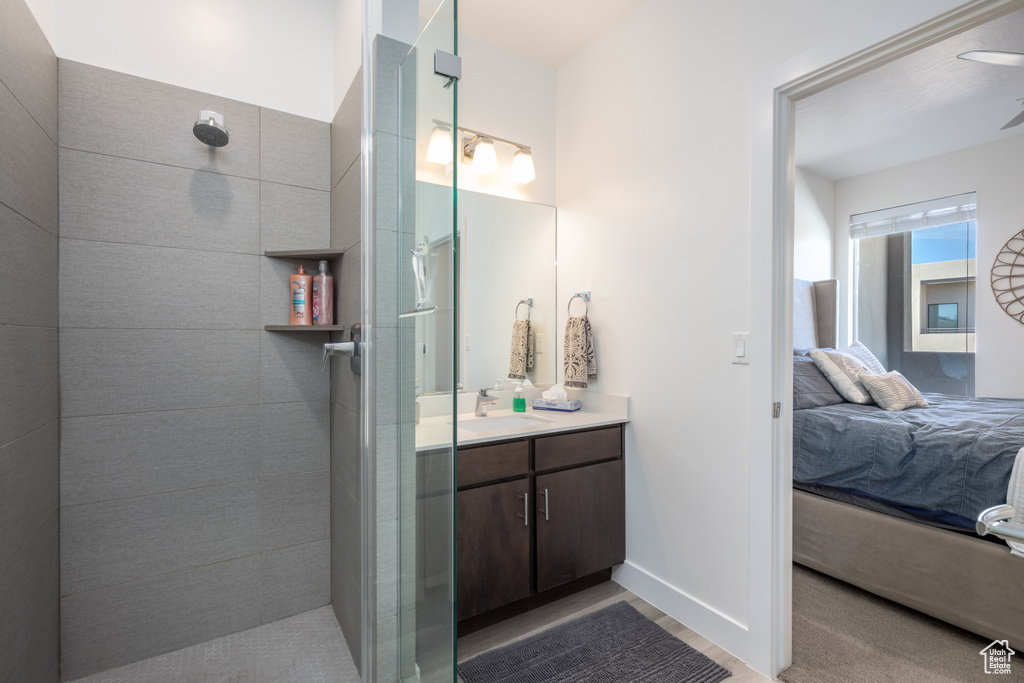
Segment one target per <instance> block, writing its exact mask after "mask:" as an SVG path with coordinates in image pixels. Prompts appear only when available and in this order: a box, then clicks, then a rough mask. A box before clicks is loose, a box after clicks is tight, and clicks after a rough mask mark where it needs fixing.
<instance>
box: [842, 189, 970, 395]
mask: <svg viewBox="0 0 1024 683" xmlns="http://www.w3.org/2000/svg"><path fill="white" fill-rule="evenodd" d="M975 211H976V208H975V200H974V195H973V193H971V194H966V195H959V196H956V197H948V198H944V199H938V200H932V201H929V202H922V203H920V204H912V205H907V206H900V207H895V208H892V209H883V210H881V211H874V212H871V213H869V214H860V215H857V216H853V217H852V218H851V224H850V236H851V238H852V239H853V240H854V254H855V261H856V262H855V274H856V275H855V284H854V312H855V316H854V335H855V337H854V338H855V339H859V340H860V341H861V342H862V343H863V344H865V345H866V346H867V347H868V348H870V349H871V350H872V352H874V353H875V355H876V356H878V357H879V359H880V360H882V362H883V364H884V365H885V366H886V367H887V368H888V369H890V370H898V371H899V372H901V373H902V374H904V375H905V376H906V377H907V378H908V379H910V381H911V382H912V383H914V384H915V385H916V386H917V387H918V388H919V389H921V390H922V391H936V392H941V393H947V394H959V395H973V394H974V352H975V327H974V319H975V303H974V302H975V295H976V278H977V254H976V241H977V224H976V222H975Z"/></svg>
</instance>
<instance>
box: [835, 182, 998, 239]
mask: <svg viewBox="0 0 1024 683" xmlns="http://www.w3.org/2000/svg"><path fill="white" fill-rule="evenodd" d="M977 209H978V203H977V197H976V193H974V192H968V193H966V194H958V195H955V196H953V197H944V198H942V199H932V200H930V201H927V202H918V203H916V204H905V205H903V206H894V207H892V208H891V209H882V210H881V211H871V212H868V213H858V214H854V215H852V216H850V238H851V239H855V240H856V239H860V238H862V237H875V236H877V235H891V234H893V233H897V232H909V231H910V230H920V229H921V228H937V227H939V226H943V225H955V224H956V223H966V222H968V221H973V220H977V217H976V214H977Z"/></svg>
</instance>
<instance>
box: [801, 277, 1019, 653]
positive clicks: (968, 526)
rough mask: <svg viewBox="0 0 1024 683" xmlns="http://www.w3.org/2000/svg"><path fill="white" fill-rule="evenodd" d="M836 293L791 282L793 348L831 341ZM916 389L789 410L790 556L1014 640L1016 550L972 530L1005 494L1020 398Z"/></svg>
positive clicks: (832, 284)
mask: <svg viewBox="0 0 1024 683" xmlns="http://www.w3.org/2000/svg"><path fill="white" fill-rule="evenodd" d="M836 294H837V283H836V281H835V280H826V281H820V282H814V283H812V282H806V281H797V282H796V283H795V284H794V347H798V348H810V347H818V348H822V347H826V348H827V347H835V345H836V330H835V327H836V326H835V321H836V317H835V311H836ZM925 398H927V399H928V401H929V406H928V407H927V408H912V409H909V410H906V411H897V412H888V411H884V410H882V409H881V408H878V407H877V406H871V405H856V404H851V403H841V404H836V405H828V406H820V407H813V408H810V409H806V410H795V411H794V414H793V473H794V491H793V560H794V561H795V562H797V563H799V564H802V565H805V566H807V567H810V568H811V569H814V570H817V571H820V572H822V573H825V574H828V575H830V576H833V577H835V578H837V579H840V580H842V581H846V582H847V583H851V584H853V585H855V586H859V587H860V588H863V589H865V590H867V591H870V592H872V593H875V594H876V595H880V596H882V597H885V598H888V599H890V600H893V601H895V602H898V603H900V604H903V605H906V606H908V607H911V608H913V609H916V610H919V611H921V612H924V613H925V614H929V615H931V616H933V617H936V618H938V619H941V620H943V621H946V622H949V623H951V624H954V625H956V626H959V627H961V628H964V629H967V630H969V631H973V632H975V633H978V634H980V635H982V636H985V637H986V638H991V639H993V640H995V639H1000V640H1002V639H1008V640H1009V641H1010V643H1011V644H1012V645H1015V646H1017V647H1021V646H1024V600H1022V599H1021V597H1020V596H1021V589H1020V586H1021V585H1024V558H1022V557H1016V556H1014V555H1012V554H1011V553H1010V548H1009V547H1008V546H1007V545H1006V543H1005V542H1002V541H998V540H996V541H993V540H990V539H991V538H992V537H986V538H982V537H980V536H978V535H977V533H975V532H974V530H973V529H974V521H975V520H976V518H977V516H978V514H979V513H980V512H981V511H982V510H984V509H986V508H989V507H991V506H994V505H999V504H1002V503H1004V502H1005V501H1006V487H1007V481H1008V478H1009V472H1010V468H1012V466H1013V461H1014V458H1015V457H1016V453H1017V451H1018V450H1020V448H1021V447H1022V446H1024V401H1010V400H1005V399H984V398H974V397H957V396H946V395H941V394H927V395H926V396H925ZM922 454H924V457H922Z"/></svg>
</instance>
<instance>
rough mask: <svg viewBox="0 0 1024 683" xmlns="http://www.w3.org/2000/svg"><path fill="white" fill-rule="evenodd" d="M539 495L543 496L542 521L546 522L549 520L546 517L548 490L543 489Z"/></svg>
mask: <svg viewBox="0 0 1024 683" xmlns="http://www.w3.org/2000/svg"><path fill="white" fill-rule="evenodd" d="M541 495H542V496H544V521H545V522H546V521H548V520H550V519H551V518H550V517H549V516H548V501H549V500H550V498H548V490H547V489H544V493H542V494H541Z"/></svg>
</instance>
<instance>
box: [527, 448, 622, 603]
mask: <svg viewBox="0 0 1024 683" xmlns="http://www.w3.org/2000/svg"><path fill="white" fill-rule="evenodd" d="M625 558H626V492H625V489H624V488H623V475H622V459H621V458H620V459H619V460H612V461H611V462H605V463H601V464H599V465H588V466H586V467H577V468H574V469H571V470H565V471H564V472H555V473H554V474H544V475H541V476H538V477H537V591H538V592H539V591H546V590H547V589H549V588H554V587H555V586H559V585H561V584H563V583H568V582H569V581H572V580H573V579H578V578H580V577H581V576H587V575H589V574H593V573H594V572H598V571H601V570H602V569H605V568H607V567H611V566H612V565H616V564H618V563H620V562H622V561H623V560H624V559H625Z"/></svg>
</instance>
